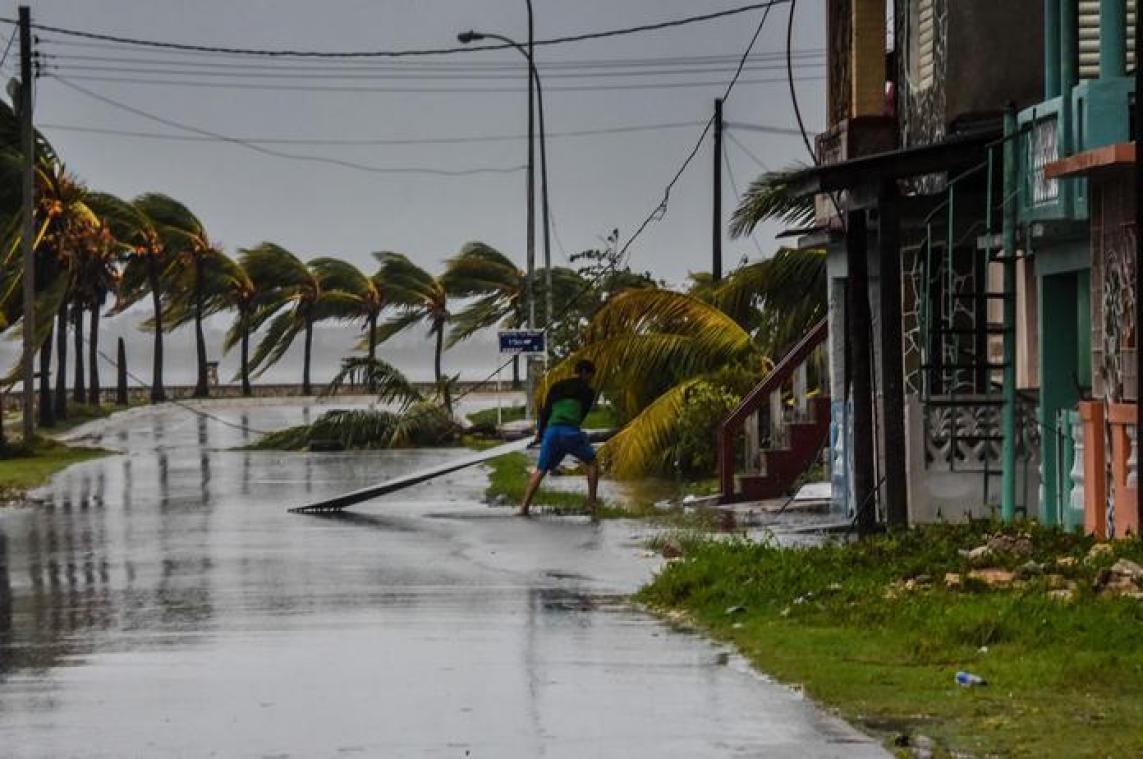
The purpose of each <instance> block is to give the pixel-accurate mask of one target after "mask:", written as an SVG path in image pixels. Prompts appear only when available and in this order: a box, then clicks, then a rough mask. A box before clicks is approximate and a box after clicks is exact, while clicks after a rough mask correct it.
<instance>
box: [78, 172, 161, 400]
mask: <svg viewBox="0 0 1143 759" xmlns="http://www.w3.org/2000/svg"><path fill="white" fill-rule="evenodd" d="M88 203H89V204H90V205H91V207H92V208H93V209H94V210H95V212H96V214H97V215H98V216H99V217H100V218H101V219H104V220H106V221H107V222H108V223H109V224H110V227H111V233H112V235H113V236H114V237H115V239H117V240H118V241H119V242H120V243H122V244H123V245H124V246H125V248H126V250H127V263H126V265H125V266H124V267H123V270H122V272H121V275H120V278H119V289H118V292H117V293H116V300H115V305H114V306H113V307H112V309H111V313H112V314H119V313H122V312H123V311H126V310H127V309H128V308H130V307H131V306H133V305H134V304H135V303H138V302H139V301H140V300H142V299H143V297H145V296H146V295H147V294H148V293H149V294H150V296H151V308H152V316H151V322H150V324H151V328H152V329H153V331H154V335H155V337H154V350H153V353H152V359H151V360H152V364H151V402H152V403H160V402H162V401H165V400H166V399H167V393H166V390H165V388H164V387H163V285H162V279H163V274H164V272H165V271H166V268H167V266H168V265H169V264H170V259H171V256H170V252H169V251H168V249H167V247H166V245H165V244H164V240H163V233H162V229H161V227H160V226H159V225H158V224H157V223H156V222H155V221H154V220H153V219H151V217H149V216H148V215H147V214H146V213H144V212H143V210H142V209H141V208H140V207H139V206H138V205H136V204H135V203H128V202H126V201H124V200H121V199H119V198H117V197H115V196H114V195H109V194H107V193H92V194H90V195H89V196H88Z"/></svg>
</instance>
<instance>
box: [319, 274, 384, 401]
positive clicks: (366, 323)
mask: <svg viewBox="0 0 1143 759" xmlns="http://www.w3.org/2000/svg"><path fill="white" fill-rule="evenodd" d="M310 268H312V269H313V270H314V272H315V273H316V274H317V278H318V283H319V284H320V285H321V289H322V292H323V293H329V294H333V293H337V297H336V302H331V304H330V305H331V308H332V309H333V310H335V311H338V312H339V313H338V315H337V316H335V317H334V318H341V319H346V320H351V321H352V320H354V319H361V320H362V321H363V327H364V331H365V338H366V343H367V348H368V350H367V352H366V356H367V358H368V360H369V361H370V362H371V363H372V362H376V361H377V319H378V318H379V317H380V316H381V311H382V310H383V309H384V308H385V305H386V304H385V290H384V286H383V284H382V279H381V273H380V272H378V273H376V274H374V275H373V276H372V277H367V276H365V274H364V273H363V272H362V271H361V270H360V269H358V268H357V267H356V266H354V265H353V264H351V263H349V262H348V261H342V260H341V259H338V258H315V259H314V260H313V261H310ZM367 381H368V382H367V384H368V385H369V389H370V391H374V390H376V384H375V383H374V378H373V377H372V376H368V377H367Z"/></svg>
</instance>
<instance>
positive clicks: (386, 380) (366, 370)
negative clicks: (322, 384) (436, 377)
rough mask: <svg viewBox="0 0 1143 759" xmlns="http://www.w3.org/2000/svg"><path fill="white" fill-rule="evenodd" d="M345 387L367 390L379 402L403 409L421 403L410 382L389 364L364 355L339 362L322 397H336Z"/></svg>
mask: <svg viewBox="0 0 1143 759" xmlns="http://www.w3.org/2000/svg"><path fill="white" fill-rule="evenodd" d="M345 386H353V387H370V388H374V390H373V391H372V392H375V393H376V394H377V396H378V398H379V400H381V401H382V402H383V403H397V404H398V405H399V407H400V408H401V409H405V408H407V407H409V406H410V405H412V404H414V403H419V402H421V401H423V400H424V396H423V395H422V394H421V392H420V391H419V390H417V388H416V387H414V386H413V383H412V382H410V381H409V379H408V378H407V377H405V375H404V374H402V373H401V371H400V370H398V369H397V368H396V367H394V366H393V365H392V364H388V363H386V362H384V361H381V360H380V359H376V358H373V359H371V358H369V357H368V356H354V357H353V358H347V359H345V360H344V361H342V363H341V371H339V372H338V373H337V375H336V376H334V378H333V379H332V380H330V383H329V385H328V386H327V387H326V389H325V390H324V391H323V393H322V395H324V396H330V395H336V394H337V392H338V391H339V390H341V389H342V388H343V387H345Z"/></svg>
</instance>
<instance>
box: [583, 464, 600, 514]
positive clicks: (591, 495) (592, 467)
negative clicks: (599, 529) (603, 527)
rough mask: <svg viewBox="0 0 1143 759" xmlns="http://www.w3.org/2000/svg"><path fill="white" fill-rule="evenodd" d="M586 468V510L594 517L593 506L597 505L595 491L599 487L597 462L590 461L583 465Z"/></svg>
mask: <svg viewBox="0 0 1143 759" xmlns="http://www.w3.org/2000/svg"><path fill="white" fill-rule="evenodd" d="M585 468H586V470H587V512H588V513H589V514H591V518H592V519H595V507H596V506H598V505H599V501H598V499H597V498H596V491H597V490H598V489H599V464H597V463H596V462H594V461H592V462H591V463H589V464H587V466H586V467H585Z"/></svg>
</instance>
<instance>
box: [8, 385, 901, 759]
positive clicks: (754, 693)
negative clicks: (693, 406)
mask: <svg viewBox="0 0 1143 759" xmlns="http://www.w3.org/2000/svg"><path fill="white" fill-rule="evenodd" d="M211 410H212V413H215V414H217V415H218V416H220V417H222V418H224V419H227V420H229V421H232V422H235V423H242V424H245V425H250V426H253V427H256V428H260V429H267V428H276V427H281V426H284V425H286V424H296V423H298V422H300V421H301V420H302V417H303V415H304V414H306V413H309V410H308V409H306V408H304V407H302V406H301V405H298V404H289V403H285V404H279V405H253V406H249V407H242V406H239V405H235V404H233V403H230V404H227V403H219V404H216V405H212V406H211ZM313 413H314V414H316V413H318V410H314V412H313ZM92 430H94V433H93V434H94V437H92V438H91V439H92V440H93V441H94V442H96V443H98V444H102V445H106V446H109V447H114V448H116V449H119V450H123V451H125V453H124V454H122V455H117V456H112V457H108V458H105V459H100V460H97V461H92V462H87V463H84V464H80V465H77V466H75V467H73V468H71V469H69V470H67V471H66V472H64V473H62V474H61V475H60V476H58V477H57V478H56V479H55V480H54V481H53V483H52V484H51V486H50V487H49V488H47V489H45V490H44V491H43V493H42V495H43V496H44V498H45V500H46V503H45V505H43V506H42V507H39V508H35V509H9V510H6V511H2V512H0V746H2V747H3V748H2V749H0V753H2V754H3V755H4V756H20V757H23V756H28V757H58V756H109V757H119V756H209V755H216V756H278V757H286V756H296V757H313V756H340V755H350V756H352V755H357V756H417V757H420V756H442V757H463V756H472V757H511V756H519V757H534V756H553V757H559V756H569V757H571V756H574V757H583V756H656V757H674V756H678V757H695V756H799V757H801V756H846V757H849V756H863V755H869V756H880V755H882V754H881V752H880V749H879V748H878V747H877V746H876V745H875V744H872V743H870V742H869V741H868V740H867V739H864V738H863V737H862V736H860V735H858V734H856V733H855V732H853V731H852V730H850V729H849V728H847V727H845V726H844V725H841V724H839V723H837V722H835V721H833V720H831V719H829V718H827V717H825V716H823V715H822V714H821V713H820V712H818V711H817V710H815V709H814V708H812V706H810V705H809V704H807V703H805V702H804V701H803V700H802V699H800V698H799V697H798V696H796V695H795V694H794V693H792V692H791V691H789V690H787V689H784V688H781V687H778V686H775V685H773V684H771V683H769V682H767V681H765V680H764V679H762V678H759V677H757V676H755V675H754V674H752V673H751V672H750V671H749V669H748V668H746V667H745V666H744V665H743V664H742V663H741V662H740V661H739V660H738V659H737V658H736V657H733V656H731V657H728V656H727V655H726V654H725V651H724V650H723V649H722V648H720V647H718V646H715V645H713V644H710V643H707V642H705V641H703V640H702V639H700V638H697V637H695V636H691V635H685V634H680V633H674V632H670V631H668V630H667V629H666V628H665V627H663V626H662V625H660V624H659V623H657V622H656V621H654V620H653V619H650V618H648V617H646V616H645V615H642V614H639V613H637V612H635V611H633V610H631V609H629V608H627V607H625V606H623V605H622V604H620V603H618V602H617V601H615V600H613V599H614V598H615V597H616V596H617V595H619V594H624V593H628V592H630V591H631V590H633V589H635V588H636V587H638V585H639V584H640V583H641V582H643V581H644V580H645V579H646V578H647V577H648V576H649V574H650V573H651V572H652V571H653V570H654V568H655V560H653V559H647V558H642V557H641V556H640V551H639V544H638V541H637V539H636V538H635V537H634V536H633V535H632V533H633V531H634V530H637V529H638V528H637V527H632V526H631V525H624V524H620V523H608V524H606V525H603V526H592V525H590V524H588V523H587V522H585V521H580V520H576V519H559V520H557V519H536V520H517V519H513V518H511V517H510V516H508V513H509V512H508V510H507V509H493V508H489V507H487V506H485V505H483V504H481V503H480V493H481V490H482V486H483V475H481V474H480V473H479V472H474V471H470V472H460V473H457V474H455V475H452V476H450V477H448V478H443V479H441V480H438V481H435V482H432V483H426V484H425V485H422V486H419V487H417V488H414V489H411V490H408V491H405V492H403V493H400V494H395V495H393V496H390V497H389V498H388V499H385V500H381V501H376V502H373V503H370V504H365V505H363V506H361V507H359V508H358V509H357V510H356V511H355V512H351V513H347V514H345V515H342V516H340V517H324V518H322V517H303V516H291V515H287V514H286V513H285V509H286V507H288V506H292V505H297V504H298V503H300V502H304V501H308V500H312V499H314V498H320V497H325V496H329V495H333V494H335V493H337V492H340V491H343V490H348V489H352V488H357V487H361V486H363V485H365V484H368V483H371V482H375V481H377V480H380V479H382V478H384V477H386V476H389V475H395V474H397V473H400V472H403V471H406V470H408V469H411V468H420V467H422V466H426V465H430V464H433V463H436V462H438V461H441V460H442V458H443V457H447V456H452V455H464V454H465V452H463V451H459V452H448V451H391V452H376V453H347V454H300V453H297V454H295V453H272V452H247V451H236V450H229V449H231V448H233V447H234V446H237V445H241V444H242V443H243V442H245V440H244V438H246V437H247V436H248V433H243V432H242V431H240V430H238V429H234V428H232V427H228V426H225V425H223V424H221V423H219V422H217V421H215V420H211V419H207V418H203V417H195V416H193V415H191V414H189V413H188V412H186V411H185V410H182V409H178V408H170V407H167V408H163V409H150V408H146V409H137V410H132V411H130V412H126V413H124V414H122V415H119V416H116V417H115V418H113V419H111V420H109V421H105V422H99V423H96V425H95V426H92V427H88V429H87V430H81V431H80V432H82V433H88V432H91V431H92Z"/></svg>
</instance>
